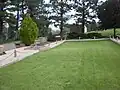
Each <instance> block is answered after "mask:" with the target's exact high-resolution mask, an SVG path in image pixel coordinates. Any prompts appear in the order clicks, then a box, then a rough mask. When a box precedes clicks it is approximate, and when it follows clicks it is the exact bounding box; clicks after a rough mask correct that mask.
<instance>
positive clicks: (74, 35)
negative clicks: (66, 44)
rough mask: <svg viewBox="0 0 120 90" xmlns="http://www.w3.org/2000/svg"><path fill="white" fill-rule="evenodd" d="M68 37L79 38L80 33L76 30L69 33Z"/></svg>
mask: <svg viewBox="0 0 120 90" xmlns="http://www.w3.org/2000/svg"><path fill="white" fill-rule="evenodd" d="M67 38H68V39H79V33H75V32H72V33H69V34H68V36H67Z"/></svg>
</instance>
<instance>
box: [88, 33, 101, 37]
mask: <svg viewBox="0 0 120 90" xmlns="http://www.w3.org/2000/svg"><path fill="white" fill-rule="evenodd" d="M87 37H88V38H94V37H95V38H102V37H103V36H102V34H101V33H97V32H93V33H87Z"/></svg>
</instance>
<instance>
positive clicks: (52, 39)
mask: <svg viewBox="0 0 120 90" xmlns="http://www.w3.org/2000/svg"><path fill="white" fill-rule="evenodd" d="M48 41H55V36H54V35H52V33H49V35H48Z"/></svg>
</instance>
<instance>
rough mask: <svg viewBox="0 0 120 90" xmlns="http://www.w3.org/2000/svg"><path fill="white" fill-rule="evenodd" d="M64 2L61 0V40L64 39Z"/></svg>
mask: <svg viewBox="0 0 120 90" xmlns="http://www.w3.org/2000/svg"><path fill="white" fill-rule="evenodd" d="M62 3H63V0H61V9H60V11H61V13H60V19H61V22H60V36H61V38H63V4H62Z"/></svg>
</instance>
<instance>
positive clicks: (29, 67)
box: [0, 41, 120, 90]
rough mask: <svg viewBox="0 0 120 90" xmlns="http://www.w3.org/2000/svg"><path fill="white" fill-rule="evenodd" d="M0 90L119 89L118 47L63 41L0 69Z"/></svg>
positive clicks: (119, 66) (119, 65)
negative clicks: (49, 48)
mask: <svg viewBox="0 0 120 90" xmlns="http://www.w3.org/2000/svg"><path fill="white" fill-rule="evenodd" d="M0 90H120V46H119V45H117V44H115V43H113V42H111V41H90V42H66V43H64V44H62V45H61V46H58V47H57V48H55V49H51V50H49V51H45V52H40V53H38V54H35V55H33V56H30V57H28V58H26V59H25V60H23V61H20V62H18V63H16V64H13V65H9V66H7V67H4V68H1V69H0Z"/></svg>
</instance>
